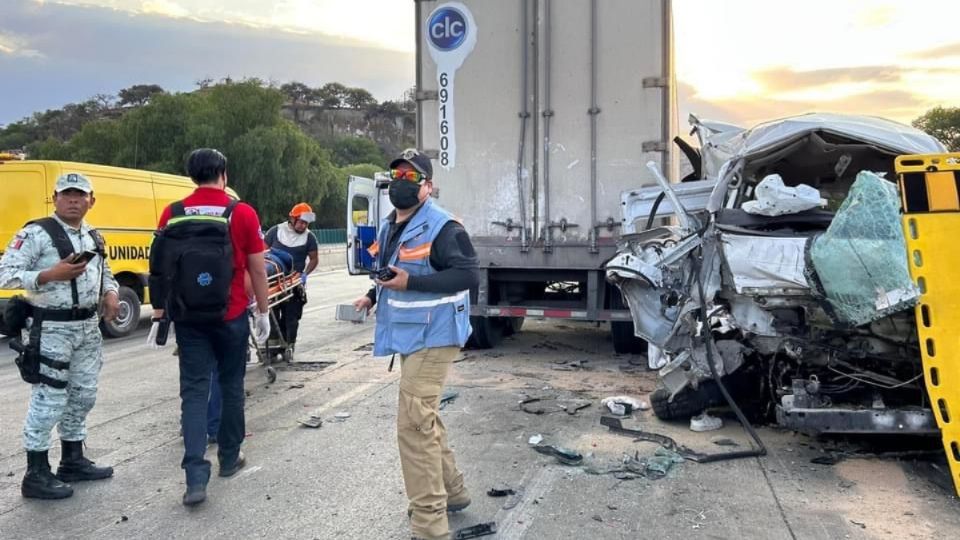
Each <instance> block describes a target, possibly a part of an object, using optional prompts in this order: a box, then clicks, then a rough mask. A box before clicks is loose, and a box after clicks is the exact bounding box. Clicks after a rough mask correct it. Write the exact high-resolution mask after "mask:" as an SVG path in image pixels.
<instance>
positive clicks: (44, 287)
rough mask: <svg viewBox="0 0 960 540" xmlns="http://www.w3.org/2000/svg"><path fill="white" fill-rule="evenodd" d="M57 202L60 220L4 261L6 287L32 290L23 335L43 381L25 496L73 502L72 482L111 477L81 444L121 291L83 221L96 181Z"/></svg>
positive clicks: (36, 227) (27, 236)
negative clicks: (51, 454) (35, 351)
mask: <svg viewBox="0 0 960 540" xmlns="http://www.w3.org/2000/svg"><path fill="white" fill-rule="evenodd" d="M53 201H54V206H55V210H56V211H55V214H54V216H52V218H49V219H45V220H38V221H37V222H31V223H30V224H28V225H26V226H25V227H24V228H23V229H22V230H21V231H20V232H19V233H17V235H16V236H15V237H14V238H13V240H12V241H11V243H10V245H9V247H8V249H7V251H6V253H5V254H4V256H3V259H2V260H0V288H4V289H21V288H22V289H25V291H26V295H25V297H26V301H27V303H28V304H29V306H28V307H27V308H25V309H27V310H28V313H30V318H29V319H28V322H27V331H25V332H23V333H22V334H23V335H30V336H32V337H34V338H35V337H37V335H38V334H39V341H40V347H39V352H40V358H41V360H40V361H39V362H40V365H39V369H40V372H39V379H40V381H41V382H39V383H37V384H34V385H33V393H32V395H31V398H30V406H29V410H28V412H27V419H26V421H25V422H24V426H23V445H24V448H25V449H26V451H27V473H26V475H25V476H24V478H23V483H22V484H21V492H22V494H23V496H24V497H31V498H40V499H61V498H65V497H69V496H70V495H72V494H73V489H72V488H71V487H70V486H69V485H68V484H67V483H66V482H77V481H83V480H98V479H102V478H109V477H110V476H112V475H113V469H112V468H110V467H97V466H95V465H94V464H93V462H92V461H90V460H88V459H86V458H85V457H84V456H83V441H84V439H86V436H87V430H86V417H87V413H89V412H90V410H91V409H92V408H93V404H94V402H95V401H96V395H97V378H98V376H99V373H100V366H101V364H102V363H103V351H102V339H103V338H102V337H101V335H100V327H99V322H100V321H99V315H98V308H101V307H102V312H103V317H104V318H105V319H107V320H112V319H113V318H115V317H116V316H117V312H118V310H119V298H118V292H117V291H118V286H117V282H116V280H114V278H113V274H112V272H111V271H110V267H109V265H108V264H107V262H106V260H105V257H104V251H103V241H102V239H101V237H100V236H99V233H96V231H95V230H93V229H92V228H91V227H90V226H89V225H88V224H87V223H86V222H84V220H83V218H84V216H86V214H87V212H88V211H89V210H90V208H91V207H93V204H94V202H95V199H94V196H93V187H92V186H91V185H90V181H89V180H88V179H87V178H86V177H84V176H82V175H80V174H66V175H64V176H62V177H60V178H59V179H58V180H57V183H56V187H55V188H54V195H53ZM48 231H49V232H48ZM91 231H93V232H91ZM52 234H53V235H56V236H58V239H55V238H54V237H53V236H52ZM57 240H58V241H57ZM68 243H69V244H68ZM58 244H59V249H58ZM69 246H72V252H73V253H75V254H82V253H83V252H85V251H95V252H98V254H97V255H96V256H92V258H90V259H89V260H80V261H79V262H73V261H74V256H73V255H69V256H66V257H64V256H62V255H61V253H62V252H63V251H64V250H66V252H67V253H70V252H71V251H70V250H69V249H68V247H69ZM90 255H91V254H88V257H89V256H90ZM38 320H40V321H41V322H40V325H39V327H37V321H38ZM21 337H23V336H21ZM34 345H35V343H34ZM28 347H29V343H28ZM54 425H58V429H59V432H60V439H61V443H62V454H61V459H60V467H59V468H58V470H57V475H56V476H54V475H53V474H52V473H51V471H50V464H49V462H48V461H47V451H48V450H49V448H50V432H51V431H52V430H53V426H54Z"/></svg>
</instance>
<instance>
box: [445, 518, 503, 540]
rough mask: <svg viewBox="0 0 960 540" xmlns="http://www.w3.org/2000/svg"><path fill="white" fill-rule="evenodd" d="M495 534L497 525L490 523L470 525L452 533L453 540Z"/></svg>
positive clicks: (464, 539) (465, 539)
mask: <svg viewBox="0 0 960 540" xmlns="http://www.w3.org/2000/svg"><path fill="white" fill-rule="evenodd" d="M496 532H497V524H496V523H495V522H493V521H491V522H489V523H481V524H479V525H472V526H470V527H464V528H462V529H457V531H456V532H455V533H453V540H467V539H468V538H479V537H481V536H487V535H491V534H494V533H496Z"/></svg>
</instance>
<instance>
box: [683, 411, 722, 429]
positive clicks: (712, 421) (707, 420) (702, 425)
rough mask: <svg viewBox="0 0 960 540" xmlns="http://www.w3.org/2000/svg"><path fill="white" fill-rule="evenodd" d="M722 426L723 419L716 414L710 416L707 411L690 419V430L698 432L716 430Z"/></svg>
mask: <svg viewBox="0 0 960 540" xmlns="http://www.w3.org/2000/svg"><path fill="white" fill-rule="evenodd" d="M722 427H723V420H722V419H721V418H718V417H716V416H710V415H709V414H708V413H707V411H703V412H702V413H700V415H699V416H694V417H693V418H691V419H690V431H696V432H698V433H700V432H704V431H716V430H718V429H720V428H722Z"/></svg>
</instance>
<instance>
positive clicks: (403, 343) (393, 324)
mask: <svg viewBox="0 0 960 540" xmlns="http://www.w3.org/2000/svg"><path fill="white" fill-rule="evenodd" d="M429 323H430V309H429V308H393V310H392V312H391V313H390V332H391V333H392V334H393V335H392V336H391V338H392V339H391V340H390V341H391V342H392V343H394V344H395V345H396V347H397V348H398V349H400V350H411V351H416V350H419V349H421V348H423V343H424V339H425V337H426V334H427V325H428V324H429Z"/></svg>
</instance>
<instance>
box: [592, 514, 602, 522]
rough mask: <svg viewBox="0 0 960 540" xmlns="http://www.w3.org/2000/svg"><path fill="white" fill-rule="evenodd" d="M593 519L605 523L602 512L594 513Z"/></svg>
mask: <svg viewBox="0 0 960 540" xmlns="http://www.w3.org/2000/svg"><path fill="white" fill-rule="evenodd" d="M593 520H594V521H599V522H600V523H603V516H601V515H600V514H594V515H593Z"/></svg>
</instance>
